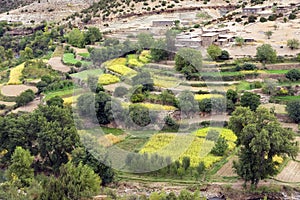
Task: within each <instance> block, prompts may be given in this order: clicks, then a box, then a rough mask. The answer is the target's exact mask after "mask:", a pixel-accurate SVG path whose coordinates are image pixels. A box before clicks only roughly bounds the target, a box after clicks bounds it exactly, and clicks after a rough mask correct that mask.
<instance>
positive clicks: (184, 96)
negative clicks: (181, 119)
mask: <svg viewBox="0 0 300 200" xmlns="http://www.w3.org/2000/svg"><path fill="white" fill-rule="evenodd" d="M178 101H179V108H180V110H181V112H182V114H184V115H185V116H187V117H192V116H193V114H194V113H196V112H197V111H198V110H199V106H198V103H197V101H196V100H195V98H194V94H193V93H191V92H190V91H183V92H182V93H181V94H180V95H179V97H178Z"/></svg>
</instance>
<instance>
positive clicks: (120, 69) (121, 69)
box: [107, 65, 137, 76]
mask: <svg viewBox="0 0 300 200" xmlns="http://www.w3.org/2000/svg"><path fill="white" fill-rule="evenodd" d="M107 69H109V70H111V71H113V72H116V73H118V74H120V75H122V76H125V75H130V74H136V73H137V72H136V71H135V70H133V69H131V68H129V67H126V66H125V65H109V66H108V67H107Z"/></svg>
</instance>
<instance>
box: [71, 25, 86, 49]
mask: <svg viewBox="0 0 300 200" xmlns="http://www.w3.org/2000/svg"><path fill="white" fill-rule="evenodd" d="M67 39H68V43H69V44H71V45H72V46H75V47H79V48H82V47H84V34H83V33H82V32H81V31H80V30H79V29H78V28H74V29H72V31H71V32H70V33H68V35H67Z"/></svg>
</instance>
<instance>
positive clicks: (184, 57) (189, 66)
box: [175, 48, 202, 80]
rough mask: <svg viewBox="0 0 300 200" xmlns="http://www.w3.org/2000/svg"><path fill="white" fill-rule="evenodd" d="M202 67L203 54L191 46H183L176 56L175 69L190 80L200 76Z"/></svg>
mask: <svg viewBox="0 0 300 200" xmlns="http://www.w3.org/2000/svg"><path fill="white" fill-rule="evenodd" d="M201 68H202V54H201V52H200V51H198V50H195V49H191V48H181V49H179V51H178V52H177V54H176V56H175V69H176V70H177V71H179V72H181V73H183V74H184V75H185V77H186V78H187V79H188V80H190V79H192V78H194V77H199V72H200V71H201Z"/></svg>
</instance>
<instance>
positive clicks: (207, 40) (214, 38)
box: [201, 33, 219, 47]
mask: <svg viewBox="0 0 300 200" xmlns="http://www.w3.org/2000/svg"><path fill="white" fill-rule="evenodd" d="M218 38H219V33H205V34H203V35H201V40H202V46H205V47H207V46H209V45H212V44H214V43H215V42H218Z"/></svg>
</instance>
